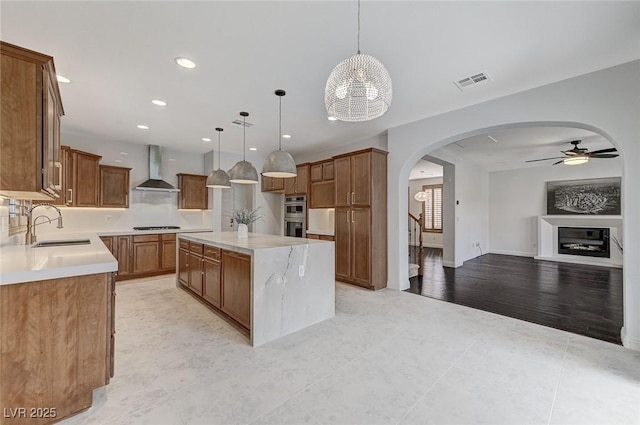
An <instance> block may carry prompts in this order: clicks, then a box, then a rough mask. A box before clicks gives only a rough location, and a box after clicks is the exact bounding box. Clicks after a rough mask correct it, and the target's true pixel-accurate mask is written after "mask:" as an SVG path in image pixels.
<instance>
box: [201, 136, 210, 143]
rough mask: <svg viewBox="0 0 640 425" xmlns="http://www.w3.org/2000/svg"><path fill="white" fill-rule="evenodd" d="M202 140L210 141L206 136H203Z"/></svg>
mask: <svg viewBox="0 0 640 425" xmlns="http://www.w3.org/2000/svg"><path fill="white" fill-rule="evenodd" d="M202 141H203V142H210V141H211V139H209V138H208V137H203V138H202Z"/></svg>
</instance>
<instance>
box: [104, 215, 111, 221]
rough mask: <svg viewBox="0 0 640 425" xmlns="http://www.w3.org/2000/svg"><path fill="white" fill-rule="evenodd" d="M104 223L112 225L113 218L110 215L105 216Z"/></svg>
mask: <svg viewBox="0 0 640 425" xmlns="http://www.w3.org/2000/svg"><path fill="white" fill-rule="evenodd" d="M104 222H105V223H111V216H110V215H105V216H104Z"/></svg>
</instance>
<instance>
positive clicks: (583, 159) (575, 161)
mask: <svg viewBox="0 0 640 425" xmlns="http://www.w3.org/2000/svg"><path fill="white" fill-rule="evenodd" d="M587 162H589V157H588V156H584V155H577V156H572V157H569V158H565V159H563V160H562V163H563V164H564V165H580V164H586V163H587Z"/></svg>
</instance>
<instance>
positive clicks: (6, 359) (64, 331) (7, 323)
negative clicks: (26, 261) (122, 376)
mask: <svg viewBox="0 0 640 425" xmlns="http://www.w3.org/2000/svg"><path fill="white" fill-rule="evenodd" d="M114 296H115V288H114V285H113V278H112V274H111V273H100V274H91V275H85V276H73V277H66V278H59V279H50V280H41V281H35V282H25V283H19V284H14V285H0V323H2V332H0V375H1V376H2V379H1V380H0V400H2V407H3V408H6V409H7V412H8V409H9V408H13V409H16V408H24V409H25V410H26V415H29V412H30V411H31V409H34V411H35V410H36V409H37V410H38V411H43V412H44V411H46V410H47V409H55V419H51V417H36V416H35V415H34V416H30V415H29V416H24V417H22V418H10V417H9V415H8V413H5V415H2V417H0V423H1V424H30V425H42V424H48V423H52V422H54V421H59V420H61V419H62V418H65V417H68V416H70V415H72V414H74V413H77V412H80V411H82V410H85V409H87V408H89V407H91V404H92V393H93V390H94V389H96V388H99V387H102V386H104V385H106V384H108V383H109V378H110V377H111V376H112V373H113V367H112V365H113V361H114V357H113V355H114V351H113V348H114V345H113V344H114V333H115V332H114V308H115V304H114V300H115V298H114Z"/></svg>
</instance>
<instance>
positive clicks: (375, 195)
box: [333, 149, 387, 289]
mask: <svg viewBox="0 0 640 425" xmlns="http://www.w3.org/2000/svg"><path fill="white" fill-rule="evenodd" d="M333 159H334V172H335V206H336V211H335V244H336V245H335V246H336V248H335V249H336V279H337V280H340V281H343V282H348V283H353V284H356V285H360V286H363V287H365V288H369V289H381V288H384V287H386V285H387V232H386V230H387V184H386V183H387V153H386V152H383V151H380V150H377V149H366V150H363V151H358V152H353V153H350V154H346V155H340V156H336V157H334V158H333ZM374 229H375V231H374Z"/></svg>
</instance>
